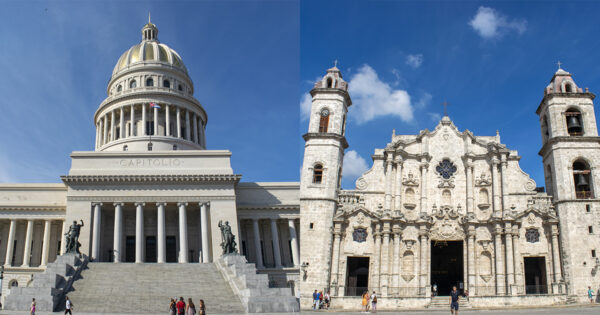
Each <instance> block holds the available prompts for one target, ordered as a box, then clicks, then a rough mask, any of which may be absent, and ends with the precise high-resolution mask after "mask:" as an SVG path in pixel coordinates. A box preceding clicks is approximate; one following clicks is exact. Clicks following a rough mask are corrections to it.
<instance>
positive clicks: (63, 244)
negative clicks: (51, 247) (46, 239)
mask: <svg viewBox="0 0 600 315" xmlns="http://www.w3.org/2000/svg"><path fill="white" fill-rule="evenodd" d="M65 233H67V221H65V220H63V221H62V230H61V233H60V239H61V241H60V254H61V255H63V254H64V253H65V252H66V251H67V242H65Z"/></svg>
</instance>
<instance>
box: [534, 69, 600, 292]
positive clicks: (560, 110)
mask: <svg viewBox="0 0 600 315" xmlns="http://www.w3.org/2000/svg"><path fill="white" fill-rule="evenodd" d="M594 98H595V95H594V94H592V93H591V92H589V91H588V89H587V88H586V89H585V90H583V89H581V88H580V87H578V86H577V84H575V81H574V80H573V78H572V76H571V74H570V73H568V72H567V71H565V70H563V69H561V68H560V63H559V68H558V71H556V73H555V74H554V76H553V77H552V80H550V84H549V85H548V86H547V87H546V89H545V90H544V98H543V99H542V101H541V103H540V105H539V107H538V108H537V111H536V113H537V114H538V115H539V117H540V124H541V130H542V149H541V150H540V152H539V154H540V155H541V156H542V160H543V163H544V175H545V181H546V189H547V192H548V194H549V195H552V199H553V204H554V207H555V208H556V210H557V214H558V217H559V221H560V223H559V228H560V231H557V230H556V231H555V230H552V231H548V233H551V234H552V235H556V234H558V233H559V232H560V249H561V251H560V252H561V255H560V256H562V257H554V259H560V258H562V267H563V270H562V271H563V279H560V277H559V276H560V270H559V272H558V274H557V273H556V272H554V275H555V276H554V279H553V281H554V283H560V282H562V281H564V282H565V283H566V286H567V293H568V294H569V295H571V296H578V298H583V297H584V295H585V292H587V287H588V286H592V288H595V289H597V288H598V287H599V286H600V260H599V259H598V254H597V252H599V251H600V224H599V223H600V199H598V195H600V179H599V177H598V174H597V172H598V169H597V167H598V166H599V165H600V137H598V129H597V126H596V116H595V114H594V103H593V100H594Z"/></svg>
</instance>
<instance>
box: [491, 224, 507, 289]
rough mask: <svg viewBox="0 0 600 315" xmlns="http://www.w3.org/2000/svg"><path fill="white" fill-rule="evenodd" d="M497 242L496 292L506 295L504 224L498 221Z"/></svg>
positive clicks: (495, 245) (495, 248) (495, 249)
mask: <svg viewBox="0 0 600 315" xmlns="http://www.w3.org/2000/svg"><path fill="white" fill-rule="evenodd" d="M494 237H495V239H496V242H495V244H494V251H495V252H496V294H498V295H504V293H505V292H506V291H505V290H504V287H505V282H504V265H503V263H502V261H503V258H502V226H501V225H500V224H499V223H496V230H495V235H494Z"/></svg>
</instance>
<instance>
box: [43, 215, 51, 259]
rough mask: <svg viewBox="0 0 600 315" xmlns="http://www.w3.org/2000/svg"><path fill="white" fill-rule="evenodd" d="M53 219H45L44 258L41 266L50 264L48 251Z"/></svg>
mask: <svg viewBox="0 0 600 315" xmlns="http://www.w3.org/2000/svg"><path fill="white" fill-rule="evenodd" d="M51 223H52V221H50V220H46V221H44V239H43V240H42V259H41V262H40V266H46V265H47V264H48V253H49V251H50V229H51V228H52V225H51Z"/></svg>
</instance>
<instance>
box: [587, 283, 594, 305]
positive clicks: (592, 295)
mask: <svg viewBox="0 0 600 315" xmlns="http://www.w3.org/2000/svg"><path fill="white" fill-rule="evenodd" d="M588 299H590V303H594V290H592V287H588Z"/></svg>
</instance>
